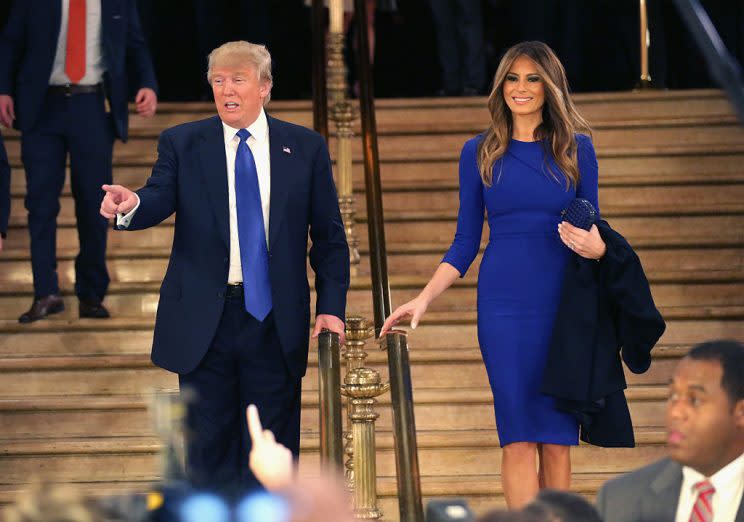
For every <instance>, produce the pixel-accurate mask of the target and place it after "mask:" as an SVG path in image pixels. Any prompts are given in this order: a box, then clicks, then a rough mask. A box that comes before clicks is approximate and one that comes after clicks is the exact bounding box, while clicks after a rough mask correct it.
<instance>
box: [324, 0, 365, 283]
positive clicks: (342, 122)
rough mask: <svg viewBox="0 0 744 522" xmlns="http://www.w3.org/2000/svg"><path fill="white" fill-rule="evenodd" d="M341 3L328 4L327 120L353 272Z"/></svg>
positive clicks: (349, 117) (355, 256)
mask: <svg viewBox="0 0 744 522" xmlns="http://www.w3.org/2000/svg"><path fill="white" fill-rule="evenodd" d="M343 9H344V8H343V2H342V1H340V0H331V1H330V2H329V5H328V11H329V17H330V31H329V35H328V95H329V97H330V99H331V107H330V119H331V120H333V122H334V124H335V126H336V140H337V141H336V189H337V191H338V204H339V207H340V209H341V217H342V219H343V221H344V229H345V230H346V241H347V242H348V243H349V260H350V263H351V270H352V274H354V273H356V269H357V266H358V265H359V260H360V258H359V248H358V247H359V239H358V238H357V237H356V234H355V233H354V221H355V214H356V210H355V209H354V189H353V186H352V156H351V139H352V137H353V136H354V132H353V130H352V124H353V123H354V120H355V119H356V111H355V110H354V107H353V105H352V104H351V102H350V101H349V97H348V94H347V91H348V86H347V82H346V65H345V63H344V37H345V35H344V32H343V17H344V12H343Z"/></svg>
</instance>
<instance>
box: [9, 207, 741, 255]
mask: <svg viewBox="0 0 744 522" xmlns="http://www.w3.org/2000/svg"><path fill="white" fill-rule="evenodd" d="M386 216H387V217H386V223H385V236H386V240H387V242H388V243H390V244H402V243H406V242H410V241H411V240H412V239H413V238H415V242H416V243H426V244H429V245H431V244H438V245H439V249H440V251H441V252H444V251H446V250H447V248H449V245H450V244H451V243H452V238H453V237H454V235H455V229H456V225H457V216H456V215H454V214H453V213H450V212H447V213H435V212H427V213H423V212H422V213H420V214H418V215H416V216H414V215H411V214H410V213H409V214H408V215H405V216H403V215H395V214H393V213H386ZM611 225H612V227H613V228H614V229H615V230H617V231H618V232H620V233H621V234H622V235H623V236H624V237H625V238H626V239H627V240H628V241H629V242H630V244H631V245H633V247H634V248H644V247H654V248H664V247H675V248H682V247H687V248H699V247H714V246H716V247H740V246H744V233H742V230H743V229H744V225H743V224H742V217H741V216H740V215H721V216H718V215H708V216H664V217H616V218H613V219H612V221H611ZM355 234H356V237H357V239H358V240H359V243H360V248H361V249H363V250H365V249H367V245H368V241H367V240H368V237H367V233H366V222H365V221H362V222H360V223H359V224H358V225H357V226H356V228H355ZM487 240H488V226H485V225H484V227H483V240H482V241H483V244H484V245H485V243H486V242H487ZM172 241H173V224H172V223H163V224H161V225H158V226H156V227H152V228H149V229H147V230H139V231H136V232H114V231H112V232H111V233H109V238H108V245H109V247H108V252H109V253H111V252H115V251H116V250H117V249H118V248H120V247H125V248H141V249H144V248H148V247H151V248H156V249H162V248H163V246H164V245H170V244H171V243H172ZM3 248H8V249H10V250H16V251H18V250H28V249H29V237H28V232H27V231H26V230H22V229H20V228H18V227H11V230H10V231H9V233H8V238H7V239H6V240H4V242H3ZM57 248H59V249H76V248H78V239H77V231H76V230H75V228H74V227H60V228H59V229H58V231H57Z"/></svg>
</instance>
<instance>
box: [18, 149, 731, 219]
mask: <svg viewBox="0 0 744 522" xmlns="http://www.w3.org/2000/svg"><path fill="white" fill-rule="evenodd" d="M597 154H598V155H599V156H600V165H601V167H600V176H599V185H600V195H602V197H604V196H603V194H604V190H605V189H606V188H609V187H623V186H667V185H680V184H716V183H731V182H738V183H741V182H742V181H744V170H743V169H741V168H740V167H739V166H740V165H741V163H742V159H744V154H743V153H738V154H716V155H714V154H704V153H701V155H699V156H698V157H694V158H691V157H690V156H689V155H655V156H651V157H644V158H636V157H633V156H629V157H603V156H602V151H601V150H599V151H597ZM380 160H381V164H380V175H381V184H382V190H383V192H392V191H397V190H408V191H412V190H430V189H433V188H449V189H457V188H458V183H459V182H458V173H457V169H458V167H457V158H456V157H455V158H452V159H443V160H435V159H418V160H415V161H410V160H409V159H406V158H403V159H401V160H387V159H386V158H380ZM151 168H152V165H146V164H143V165H141V166H138V167H128V166H117V165H115V167H114V181H115V183H117V184H120V185H124V186H126V187H130V188H132V189H135V188H138V187H141V186H142V185H144V183H145V181H146V180H147V177H148V176H149V175H150V171H151ZM353 169H354V170H353V175H352V177H353V183H354V190H355V191H358V192H363V191H364V168H363V164H362V162H361V160H359V161H356V162H355V163H354V167H353ZM67 177H68V179H67V183H65V186H64V188H63V194H65V195H69V194H70V185H69V173H68V176H67ZM11 193H12V194H13V195H14V196H15V197H23V196H24V195H25V194H26V179H25V175H24V173H23V169H22V168H20V167H19V168H15V169H13V174H12V176H11ZM13 205H14V206H19V207H22V206H23V202H22V201H20V202H18V201H15V202H14V203H13Z"/></svg>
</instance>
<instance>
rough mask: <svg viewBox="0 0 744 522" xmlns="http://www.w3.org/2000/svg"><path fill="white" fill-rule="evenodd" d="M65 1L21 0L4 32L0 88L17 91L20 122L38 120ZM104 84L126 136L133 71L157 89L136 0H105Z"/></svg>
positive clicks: (28, 124) (119, 132)
mask: <svg viewBox="0 0 744 522" xmlns="http://www.w3.org/2000/svg"><path fill="white" fill-rule="evenodd" d="M61 17H62V4H61V2H60V1H59V0H16V2H14V4H13V8H12V10H11V12H10V17H9V18H8V23H7V25H6V26H5V30H4V31H3V33H2V37H0V94H7V95H10V96H13V99H14V102H15V112H16V120H15V126H16V128H18V129H19V130H21V131H26V130H29V129H32V128H33V126H34V125H35V124H36V122H37V120H38V118H39V114H40V111H41V109H42V106H43V104H42V102H43V101H44V97H45V95H46V90H47V87H49V77H50V76H51V74H52V68H53V65H54V55H55V53H56V51H57V39H58V38H59V31H60V20H61ZM101 39H102V47H103V58H104V61H105V66H106V72H105V73H104V87H105V90H106V97H107V98H108V101H109V104H110V105H111V114H112V116H113V124H114V130H115V134H116V136H118V137H119V138H121V139H122V140H124V141H126V139H127V128H128V118H129V115H128V107H127V103H128V98H129V87H130V85H129V82H128V78H129V75H130V74H131V75H134V77H135V78H136V81H137V83H136V84H135V85H136V87H138V88H141V87H149V88H151V89H153V90H155V91H157V81H156V79H155V70H154V69H153V66H152V61H151V59H150V54H149V51H148V49H147V43H146V42H145V38H144V36H143V35H142V29H141V28H140V21H139V15H138V14H137V5H136V1H135V0H101Z"/></svg>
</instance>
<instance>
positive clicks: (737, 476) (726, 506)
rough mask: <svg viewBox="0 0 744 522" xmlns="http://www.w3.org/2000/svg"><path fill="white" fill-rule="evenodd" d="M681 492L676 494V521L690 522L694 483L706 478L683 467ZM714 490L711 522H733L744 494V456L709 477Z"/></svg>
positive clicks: (694, 493)
mask: <svg viewBox="0 0 744 522" xmlns="http://www.w3.org/2000/svg"><path fill="white" fill-rule="evenodd" d="M682 477H683V478H682V489H681V490H680V492H679V503H678V504H677V516H676V518H675V519H674V520H675V522H689V520H690V513H692V507H693V506H694V505H695V501H696V500H697V492H696V491H695V489H694V486H695V484H697V483H698V482H700V481H701V480H705V479H706V477H705V476H704V475H703V474H701V473H698V472H697V471H695V470H694V469H692V468H688V467H687V466H684V467H683V468H682ZM708 480H710V483H711V484H713V487H714V488H715V489H716V492H715V493H714V494H713V522H734V521H735V519H736V513H737V512H738V511H739V505H740V504H741V500H742V493H744V453H742V454H741V455H739V457H738V458H736V459H734V460H733V461H732V462H730V463H729V464H727V465H726V466H724V467H723V468H721V469H720V470H718V472H717V473H716V474H714V475H713V476H712V477H709V478H708Z"/></svg>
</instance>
